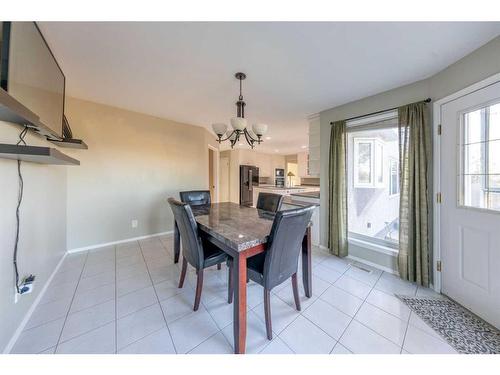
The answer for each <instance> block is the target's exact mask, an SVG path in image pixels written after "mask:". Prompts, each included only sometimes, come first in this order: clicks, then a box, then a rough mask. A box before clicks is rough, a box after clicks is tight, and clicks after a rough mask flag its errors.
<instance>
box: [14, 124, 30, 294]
mask: <svg viewBox="0 0 500 375" xmlns="http://www.w3.org/2000/svg"><path fill="white" fill-rule="evenodd" d="M28 130H29V128H28V127H27V126H25V127H24V129H23V130H22V131H21V133H20V134H19V141H18V142H17V143H16V145H17V146H19V145H21V144H22V145H23V146H26V141H25V140H24V137H25V136H26V133H28ZM17 174H18V176H19V190H18V195H17V207H16V242H15V243H14V256H13V263H14V272H15V275H16V290H17V293H19V294H22V292H21V289H20V286H21V285H19V270H18V268H17V250H18V244H19V227H20V215H19V209H20V208H21V203H22V202H23V193H24V180H23V175H22V173H21V160H19V159H18V160H17ZM31 277H32V275H30V278H31Z"/></svg>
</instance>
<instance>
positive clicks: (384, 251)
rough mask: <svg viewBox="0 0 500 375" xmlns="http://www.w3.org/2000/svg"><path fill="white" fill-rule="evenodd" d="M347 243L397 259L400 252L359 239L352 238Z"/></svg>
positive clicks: (348, 238)
mask: <svg viewBox="0 0 500 375" xmlns="http://www.w3.org/2000/svg"><path fill="white" fill-rule="evenodd" d="M347 242H348V243H349V244H352V245H355V246H359V247H362V248H365V249H367V250H370V251H375V252H377V253H380V254H384V255H389V256H392V257H397V256H398V251H399V250H397V249H393V248H391V247H389V246H384V245H379V244H376V243H373V242H368V241H363V240H360V239H357V238H352V237H347Z"/></svg>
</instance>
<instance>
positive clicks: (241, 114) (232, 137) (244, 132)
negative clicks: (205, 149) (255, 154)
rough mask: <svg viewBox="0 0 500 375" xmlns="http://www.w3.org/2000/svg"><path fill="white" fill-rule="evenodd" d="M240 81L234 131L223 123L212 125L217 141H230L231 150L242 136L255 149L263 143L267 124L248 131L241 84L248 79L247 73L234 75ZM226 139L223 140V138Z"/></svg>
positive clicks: (232, 122) (257, 125) (254, 125)
mask: <svg viewBox="0 0 500 375" xmlns="http://www.w3.org/2000/svg"><path fill="white" fill-rule="evenodd" d="M234 76H235V77H236V79H238V80H239V81H240V96H239V97H238V101H237V102H236V108H237V111H236V117H233V118H232V119H231V126H232V128H233V130H227V125H226V124H222V123H216V124H212V128H213V129H214V132H215V134H217V141H218V142H219V143H221V142H224V141H227V140H229V142H230V143H231V148H233V147H234V145H235V144H236V143H237V142H238V141H239V140H240V137H241V136H244V137H245V140H246V141H247V143H248V145H249V146H250V147H251V148H254V144H255V143H257V144H260V143H261V142H262V136H263V135H264V134H266V132H267V125H266V124H259V123H257V124H253V125H252V130H249V129H247V120H246V119H245V105H246V103H245V102H244V101H243V94H242V93H241V82H242V81H243V80H244V79H245V78H247V76H246V74H245V73H236V74H235V75H234ZM224 136H225V137H226V138H223V137H224Z"/></svg>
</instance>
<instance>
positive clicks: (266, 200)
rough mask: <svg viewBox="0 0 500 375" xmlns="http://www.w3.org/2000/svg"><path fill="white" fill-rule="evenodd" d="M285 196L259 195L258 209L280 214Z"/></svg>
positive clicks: (261, 193)
mask: <svg viewBox="0 0 500 375" xmlns="http://www.w3.org/2000/svg"><path fill="white" fill-rule="evenodd" d="M284 197H285V196H284V195H281V194H274V193H263V192H260V193H259V197H258V198H257V205H256V207H257V208H258V209H260V210H264V211H270V212H278V211H279V210H280V208H281V204H282V203H283V198H284Z"/></svg>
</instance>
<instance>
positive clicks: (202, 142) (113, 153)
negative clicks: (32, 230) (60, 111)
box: [66, 98, 216, 249]
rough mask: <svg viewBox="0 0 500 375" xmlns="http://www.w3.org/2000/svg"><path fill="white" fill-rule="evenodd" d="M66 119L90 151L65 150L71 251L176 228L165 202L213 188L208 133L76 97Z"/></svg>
mask: <svg viewBox="0 0 500 375" xmlns="http://www.w3.org/2000/svg"><path fill="white" fill-rule="evenodd" d="M66 114H67V117H68V120H69V122H70V124H71V127H72V130H73V133H74V134H75V135H77V136H78V137H81V138H82V139H84V140H85V141H86V142H87V144H88V146H89V149H88V150H87V151H81V150H78V151H76V150H75V151H67V153H68V154H70V155H71V156H74V157H76V158H78V159H79V160H80V162H81V165H80V167H78V168H72V169H68V200H67V201H68V206H67V213H68V214H67V216H68V235H67V239H68V240H67V242H68V243H67V245H68V249H75V248H80V247H85V246H89V245H95V244H101V243H107V242H111V241H117V240H123V239H127V238H132V237H137V236H143V235H147V234H153V233H160V232H165V231H171V230H172V228H173V216H172V212H171V210H170V208H169V207H168V204H167V202H166V200H167V198H168V197H176V198H178V197H179V191H181V190H191V189H208V143H212V144H215V145H216V142H215V139H214V137H213V136H211V135H210V134H209V133H208V132H207V131H206V130H205V129H203V128H200V127H197V126H190V125H186V124H180V123H176V122H173V121H168V120H164V119H160V118H155V117H152V116H148V115H144V114H140V113H135V112H130V111H126V110H123V109H118V108H114V107H109V106H105V105H100V104H96V103H91V102H87V101H83V100H77V99H71V98H70V99H68V100H67V108H66ZM134 219H137V220H138V221H139V226H138V227H137V228H132V226H131V221H132V220H134Z"/></svg>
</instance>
